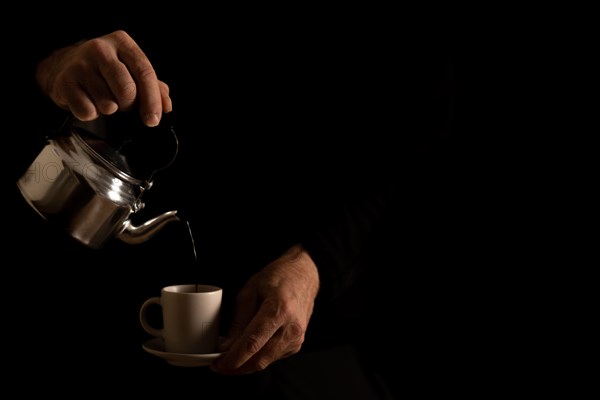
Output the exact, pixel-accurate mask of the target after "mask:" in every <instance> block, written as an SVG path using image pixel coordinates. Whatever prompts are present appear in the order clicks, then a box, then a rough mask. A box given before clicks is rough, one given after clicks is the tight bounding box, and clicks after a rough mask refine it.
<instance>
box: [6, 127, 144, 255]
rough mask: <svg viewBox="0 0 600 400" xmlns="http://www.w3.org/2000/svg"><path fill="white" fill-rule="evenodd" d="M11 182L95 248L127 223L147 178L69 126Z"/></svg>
mask: <svg viewBox="0 0 600 400" xmlns="http://www.w3.org/2000/svg"><path fill="white" fill-rule="evenodd" d="M17 186H18V187H19V189H20V191H21V194H22V195H23V197H24V198H25V200H26V201H27V202H28V203H29V205H30V206H31V207H32V208H33V209H34V210H35V211H37V213H38V214H40V215H41V216H42V217H43V218H45V219H46V220H48V221H50V222H52V223H54V224H57V225H58V226H60V227H62V228H63V229H64V230H66V231H67V232H68V233H69V234H70V235H71V236H72V237H73V238H75V239H76V240H78V241H79V242H81V243H83V244H84V245H86V246H88V247H91V248H101V247H102V246H103V245H104V244H105V243H106V241H108V240H110V239H112V238H114V237H116V236H119V235H120V234H121V233H122V232H123V231H124V230H125V229H127V227H128V226H129V225H130V222H129V218H130V216H131V214H132V213H135V212H137V211H139V210H140V209H141V208H143V203H142V202H141V195H142V193H143V191H144V190H145V189H147V188H148V187H149V186H150V184H149V183H148V182H142V181H140V180H137V179H135V178H133V177H131V176H129V175H127V174H126V173H123V172H122V171H120V170H119V169H118V168H116V167H115V166H114V165H113V164H111V163H110V162H107V161H106V160H105V159H104V158H102V157H101V156H100V155H99V154H98V153H97V152H96V151H95V150H94V149H93V148H92V147H91V146H90V145H89V143H88V142H86V140H84V138H83V137H82V136H81V135H80V134H79V133H78V132H77V131H70V132H67V133H66V134H62V135H59V136H56V137H54V138H51V139H48V140H47V143H46V145H45V146H44V147H43V148H42V150H41V152H40V153H39V155H38V156H37V157H36V158H35V160H34V161H33V163H32V164H31V166H30V167H29V169H28V170H27V171H26V172H25V173H24V174H23V175H22V176H21V178H20V179H19V180H18V181H17Z"/></svg>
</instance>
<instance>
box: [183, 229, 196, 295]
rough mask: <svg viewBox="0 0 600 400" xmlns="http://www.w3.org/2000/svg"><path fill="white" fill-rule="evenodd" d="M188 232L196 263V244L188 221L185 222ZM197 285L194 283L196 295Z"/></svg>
mask: <svg viewBox="0 0 600 400" xmlns="http://www.w3.org/2000/svg"><path fill="white" fill-rule="evenodd" d="M186 223H187V227H188V232H189V233H190V239H192V249H193V250H194V258H195V259H196V262H198V254H197V253H196V243H195V242H194V235H192V228H191V227H190V221H186ZM198 289H199V288H198V284H197V283H196V293H197V292H198Z"/></svg>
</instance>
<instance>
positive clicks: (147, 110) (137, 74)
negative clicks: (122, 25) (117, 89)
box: [119, 45, 163, 126]
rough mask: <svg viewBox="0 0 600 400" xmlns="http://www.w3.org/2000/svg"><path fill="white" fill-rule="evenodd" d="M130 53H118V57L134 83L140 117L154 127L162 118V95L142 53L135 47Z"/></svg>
mask: <svg viewBox="0 0 600 400" xmlns="http://www.w3.org/2000/svg"><path fill="white" fill-rule="evenodd" d="M129 50H130V51H124V52H119V57H120V59H121V60H122V61H123V63H124V64H125V65H126V66H127V69H128V70H129V73H130V74H131V76H132V78H133V80H134V81H135V83H136V90H137V99H138V101H139V110H140V115H141V117H142V120H143V121H144V123H145V124H146V125H148V126H156V125H158V124H159V122H160V118H161V116H162V112H163V110H162V104H163V100H162V95H161V92H160V86H159V84H158V77H157V76H156V72H155V71H154V68H153V67H152V64H151V63H150V60H148V58H147V57H146V55H145V54H144V52H143V51H142V50H141V49H140V48H139V47H137V45H135V46H133V47H130V48H129Z"/></svg>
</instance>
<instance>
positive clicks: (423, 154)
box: [303, 38, 454, 298]
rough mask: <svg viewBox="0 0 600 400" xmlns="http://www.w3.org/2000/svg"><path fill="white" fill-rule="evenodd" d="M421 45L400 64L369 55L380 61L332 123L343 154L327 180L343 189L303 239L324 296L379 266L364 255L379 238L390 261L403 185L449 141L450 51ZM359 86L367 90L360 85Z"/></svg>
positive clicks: (439, 43) (436, 42)
mask: <svg viewBox="0 0 600 400" xmlns="http://www.w3.org/2000/svg"><path fill="white" fill-rule="evenodd" d="M426 43H427V44H430V45H429V46H419V47H418V48H415V49H412V50H411V51H407V52H406V54H404V57H405V58H404V59H405V60H408V61H410V62H408V61H406V62H405V63H404V64H400V63H398V62H391V61H389V60H387V59H386V57H385V56H380V55H378V56H377V57H370V58H369V59H370V60H378V61H380V63H379V64H374V65H373V66H371V67H369V68H363V69H362V70H361V72H363V73H364V74H365V75H364V77H363V78H361V79H358V78H356V79H355V80H354V82H353V83H354V84H355V85H357V87H356V90H354V94H355V95H354V97H353V101H352V103H353V104H354V105H352V104H346V105H345V109H346V110H349V111H345V112H344V113H343V115H341V116H340V118H336V121H347V123H346V125H342V126H341V127H342V129H340V131H341V132H344V134H343V135H342V136H343V137H342V138H340V139H339V142H338V143H336V144H335V145H334V146H333V148H334V149H337V150H338V152H343V153H344V154H345V156H344V157H342V159H341V161H340V159H339V158H338V159H336V160H335V161H336V163H337V164H338V167H337V169H338V171H339V172H338V174H337V175H336V176H335V177H334V179H328V181H329V182H330V183H331V182H339V181H342V182H343V185H344V186H345V188H343V189H342V190H339V191H338V193H336V194H335V195H333V196H332V197H330V198H329V199H327V200H326V201H325V202H329V203H328V205H327V206H326V207H325V208H323V209H322V210H325V211H322V213H321V214H320V215H319V217H318V218H320V219H321V220H320V221H317V220H316V218H315V219H313V226H312V227H311V228H310V229H309V232H307V235H306V236H305V238H304V240H303V244H304V246H305V248H306V250H307V251H308V252H309V254H310V255H311V257H312V258H313V260H314V261H315V263H316V265H317V267H318V269H319V273H320V277H321V295H322V296H323V297H325V298H327V297H336V296H338V295H340V294H341V293H342V292H343V291H344V290H346V289H348V288H349V287H350V286H351V285H352V284H353V283H355V282H356V281H357V280H359V279H360V277H361V274H362V273H363V272H365V269H376V268H381V267H382V266H381V265H373V264H372V256H373V254H368V253H369V252H371V251H372V249H373V248H375V247H376V245H377V243H374V242H377V241H379V240H381V239H382V236H385V238H383V239H384V240H383V241H384V242H385V243H392V245H393V246H395V248H394V249H392V250H390V249H387V250H388V251H389V254H390V256H393V255H394V254H397V253H398V254H399V253H400V252H401V251H402V249H401V244H394V239H392V238H391V237H392V236H393V237H396V236H398V235H400V234H401V233H399V232H398V231H399V230H401V229H402V226H401V224H398V226H395V225H394V224H397V223H398V221H399V220H401V219H402V218H403V217H402V214H403V213H405V214H406V213H410V212H411V210H410V209H407V208H403V207H404V206H403V203H402V201H403V198H404V197H402V196H414V193H410V192H411V190H412V189H411V188H415V187H417V186H418V185H420V184H423V183H421V182H419V181H421V180H422V178H423V177H426V176H427V174H429V173H430V172H429V171H428V169H430V168H432V166H433V165H436V164H437V165H439V161H434V160H435V159H436V158H439V156H438V152H443V151H444V143H445V142H447V141H448V140H449V137H450V134H451V128H452V118H453V114H452V113H453V102H454V98H453V96H454V92H453V90H454V88H453V69H452V68H453V67H452V60H451V56H452V51H451V46H450V44H448V43H446V42H444V41H443V40H441V39H437V38H434V39H431V40H428V41H424V42H423V44H426ZM390 48H393V46H391V45H390ZM381 53H383V51H382V52H381ZM385 54H387V53H385ZM388 61H389V62H388ZM355 76H356V77H360V75H358V74H356V75H355ZM365 82H368V83H370V85H364V87H360V85H361V84H363V83H365ZM391 94H393V95H394V96H391ZM337 123H338V124H341V122H337ZM349 141H350V142H352V141H354V143H351V144H350V145H348V142H349ZM348 147H349V148H350V149H351V150H350V151H348ZM340 176H341V177H342V178H339V177H340ZM327 190H330V188H325V190H324V191H325V192H326V191H327ZM339 193H341V195H340V194H339ZM317 196H319V194H317ZM401 197H402V199H401ZM367 260H368V261H367ZM380 261H381V260H380Z"/></svg>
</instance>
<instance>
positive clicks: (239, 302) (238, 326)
mask: <svg viewBox="0 0 600 400" xmlns="http://www.w3.org/2000/svg"><path fill="white" fill-rule="evenodd" d="M257 308H258V306H257V304H256V295H255V294H254V292H250V291H247V290H242V291H240V292H239V293H238V296H237V299H236V305H235V312H234V314H233V319H232V320H231V324H230V325H229V332H228V333H227V339H225V341H224V342H223V344H222V346H221V349H222V351H227V350H228V349H229V347H231V344H232V343H234V342H235V341H236V340H237V339H238V338H239V337H240V336H241V335H242V333H243V332H244V329H246V327H247V326H248V324H249V323H250V321H252V318H253V317H254V315H255V314H256V310H257Z"/></svg>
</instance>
